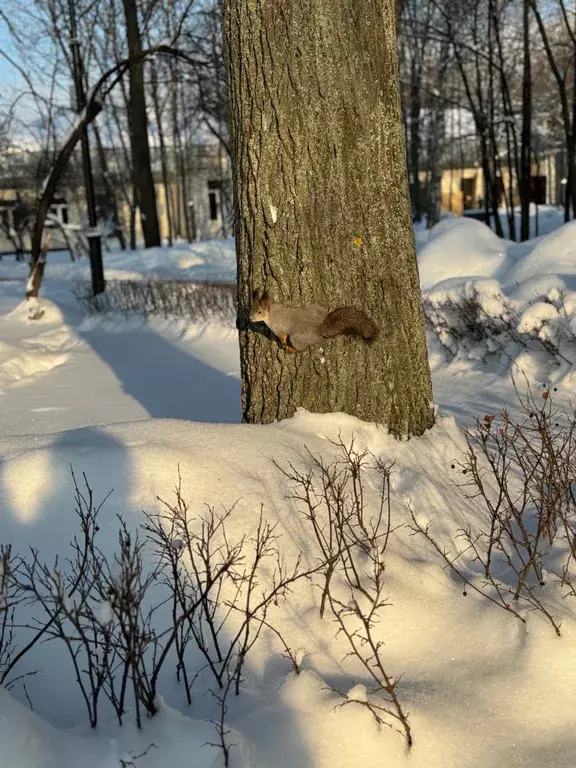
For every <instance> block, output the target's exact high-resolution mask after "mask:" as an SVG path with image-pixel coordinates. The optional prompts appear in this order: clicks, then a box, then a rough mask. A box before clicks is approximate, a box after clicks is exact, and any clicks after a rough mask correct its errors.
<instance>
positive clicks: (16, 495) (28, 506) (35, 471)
mask: <svg viewBox="0 0 576 768" xmlns="http://www.w3.org/2000/svg"><path fill="white" fill-rule="evenodd" d="M54 480H55V478H54V472H53V466H52V461H51V459H50V454H49V453H48V452H47V451H26V452H25V453H23V454H21V455H20V456H16V457H15V458H13V459H11V460H10V461H6V462H5V463H4V465H3V466H2V492H3V493H5V494H6V500H7V508H8V509H9V510H10V511H11V513H12V515H13V516H14V517H15V518H16V519H17V520H18V521H19V522H21V523H27V524H30V523H34V522H35V521H36V520H38V518H39V517H40V512H41V509H42V506H43V504H44V502H45V501H46V499H47V498H48V497H49V496H50V493H51V492H52V491H53V490H54V487H55V484H54Z"/></svg>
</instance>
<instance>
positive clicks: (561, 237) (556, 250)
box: [506, 221, 576, 285]
mask: <svg viewBox="0 0 576 768" xmlns="http://www.w3.org/2000/svg"><path fill="white" fill-rule="evenodd" d="M543 275H569V276H574V277H576V221H571V222H569V223H568V224H564V226H563V227H560V229H557V230H555V231H554V232H551V233H550V234H549V235H546V236H545V237H542V238H541V239H540V240H538V241H537V242H536V244H535V246H534V248H533V250H532V251H531V252H530V253H529V254H528V255H527V256H526V257H525V258H524V259H522V260H521V261H519V262H518V263H517V264H516V265H515V266H514V267H513V268H512V269H511V270H510V272H509V273H508V274H507V276H506V283H507V284H508V285H511V284H514V283H515V284H519V283H523V282H524V281H526V280H529V279H531V278H541V277H542V276H543Z"/></svg>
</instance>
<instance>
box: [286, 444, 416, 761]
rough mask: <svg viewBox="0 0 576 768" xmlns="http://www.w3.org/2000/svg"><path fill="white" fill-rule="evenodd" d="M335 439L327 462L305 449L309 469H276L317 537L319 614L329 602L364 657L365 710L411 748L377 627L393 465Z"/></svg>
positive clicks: (352, 644) (355, 652)
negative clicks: (374, 494)
mask: <svg viewBox="0 0 576 768" xmlns="http://www.w3.org/2000/svg"><path fill="white" fill-rule="evenodd" d="M334 445H335V446H336V447H337V448H338V450H339V456H338V458H337V459H336V460H335V461H334V462H332V463H327V462H326V461H325V460H324V459H323V457H321V456H315V455H313V454H311V453H310V452H308V457H309V459H310V461H311V468H310V469H309V470H308V471H307V472H303V471H301V470H299V469H297V468H296V467H294V466H293V465H289V469H283V468H282V467H279V469H280V471H281V472H282V473H283V474H284V475H285V477H286V478H287V479H288V480H289V481H291V483H292V485H293V492H292V496H291V498H293V499H295V500H296V501H297V502H299V505H300V508H301V511H302V515H303V517H304V519H305V520H306V521H307V522H308V523H309V525H310V528H311V531H312V533H313V540H314V541H315V543H316V548H317V557H318V562H319V566H318V573H319V575H320V576H321V581H320V583H319V587H320V590H321V598H320V608H319V610H320V615H321V616H323V615H324V613H325V610H326V607H329V608H330V611H331V613H332V615H333V617H334V619H335V620H336V622H337V625H338V632H339V634H342V635H343V636H344V637H345V638H346V640H347V642H348V645H349V648H350V652H349V655H350V656H354V657H355V658H356V659H357V660H358V661H359V662H360V663H361V665H362V667H363V669H364V671H365V672H366V674H367V676H368V678H369V679H370V680H371V681H372V682H373V685H372V687H371V688H370V689H369V690H368V694H369V696H371V697H372V698H371V699H370V700H369V702H368V703H369V706H368V708H369V709H370V711H371V712H372V714H373V716H374V717H375V719H376V720H377V722H378V723H379V724H381V723H386V724H387V725H389V726H390V727H393V724H396V726H397V727H398V729H399V731H400V732H401V733H402V734H403V736H404V738H405V740H406V743H407V745H408V747H411V746H412V732H411V728H410V723H409V718H408V714H407V713H406V712H405V711H404V708H403V706H402V704H401V702H400V699H399V698H398V694H397V690H396V688H397V683H398V678H395V677H393V676H392V675H390V674H389V672H388V671H387V669H386V666H385V663H384V658H383V649H384V643H383V642H382V640H380V639H378V637H377V633H376V628H377V626H378V624H379V622H380V619H381V615H382V611H383V609H384V608H385V607H386V605H387V601H386V596H385V585H386V580H385V573H386V548H387V546H388V542H389V539H390V534H391V532H392V530H393V529H392V520H391V508H390V472H391V469H392V465H391V464H390V463H387V462H383V461H381V460H378V459H376V458H375V457H374V456H372V455H371V454H370V453H369V452H368V451H358V450H357V449H356V448H355V443H354V439H352V440H351V442H350V444H348V445H347V444H346V443H345V442H344V441H343V440H342V438H339V440H338V441H337V442H335V443H334ZM277 466H278V465H277ZM374 473H375V474H376V476H377V477H378V480H379V500H378V503H377V505H375V506H372V505H371V504H370V503H369V501H368V489H369V488H370V484H369V481H368V475H369V474H370V475H372V476H373V475H374ZM342 584H343V586H342ZM345 703H347V702H344V703H343V704H345ZM340 706H342V705H340ZM384 716H385V717H386V719H384Z"/></svg>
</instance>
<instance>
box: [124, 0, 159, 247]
mask: <svg viewBox="0 0 576 768" xmlns="http://www.w3.org/2000/svg"><path fill="white" fill-rule="evenodd" d="M122 4H123V6H124V15H125V17H126V39H127V41H128V54H129V56H130V57H133V56H138V55H139V54H140V53H141V52H142V42H141V39H140V29H139V25H138V8H137V4H136V0H122ZM129 73H130V95H129V99H128V125H129V129H130V147H131V150H132V163H133V167H134V183H135V185H136V187H137V199H138V205H139V207H140V217H141V220H142V234H143V235H144V245H145V247H146V248H152V247H154V246H156V245H160V244H161V240H160V227H159V224H158V212H157V210H156V191H155V189H154V178H153V176H152V168H151V165H150V146H149V144H148V118H147V115H146V98H145V95H144V64H143V61H137V62H135V63H134V64H132V65H131V67H130V70H129Z"/></svg>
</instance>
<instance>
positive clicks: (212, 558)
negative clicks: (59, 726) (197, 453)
mask: <svg viewBox="0 0 576 768" xmlns="http://www.w3.org/2000/svg"><path fill="white" fill-rule="evenodd" d="M72 477H73V480H74V488H75V502H76V515H77V522H78V529H79V532H78V534H77V535H75V536H74V538H73V540H72V542H71V553H70V554H69V556H68V557H66V558H65V559H62V558H58V557H57V558H56V559H55V560H54V561H53V562H51V563H45V562H44V561H43V560H42V557H41V553H40V552H39V551H38V550H37V549H34V548H31V549H30V551H29V553H28V554H27V555H26V556H25V557H18V556H15V555H14V554H13V552H12V549H11V548H10V547H9V546H7V547H3V548H2V549H1V550H0V676H1V677H0V683H2V684H4V685H9V684H11V681H12V682H14V677H13V675H14V670H15V668H16V667H17V665H19V664H20V663H21V662H23V659H24V657H25V656H26V654H27V653H28V652H29V651H30V650H31V649H32V648H33V647H34V646H35V645H37V644H38V643H40V642H58V643H60V644H62V645H63V646H64V647H65V649H66V650H67V653H68V658H69V659H70V662H71V665H72V669H73V673H74V678H75V680H76V683H77V685H78V686H79V689H80V692H81V695H82V698H83V700H84V703H85V706H86V711H87V714H88V720H89V722H90V725H91V726H92V727H96V726H97V725H98V723H99V722H100V715H101V712H102V706H103V703H104V702H107V704H108V706H109V705H111V706H112V708H113V710H114V712H115V713H116V717H117V720H118V723H119V724H120V725H122V724H123V722H124V720H125V717H126V712H127V710H128V708H129V707H130V708H132V709H133V711H134V713H135V719H136V723H137V725H138V727H141V726H142V723H143V720H144V717H145V716H152V715H154V714H155V713H156V712H157V710H158V699H157V691H158V683H159V679H160V676H161V675H164V676H165V675H166V674H167V668H168V667H172V668H174V667H173V666H172V665H173V664H175V667H176V678H177V680H178V681H179V682H181V683H182V684H183V687H184V690H185V693H186V697H187V701H188V703H191V701H192V698H191V688H192V685H193V683H194V681H196V680H197V679H198V677H199V675H200V674H201V673H202V672H203V670H205V669H209V670H210V671H211V672H212V674H213V677H214V680H215V683H216V690H215V691H210V692H211V693H212V695H213V696H214V697H215V698H216V699H217V701H218V705H219V711H220V715H219V718H218V720H215V721H214V723H215V726H216V731H217V735H218V742H217V746H218V747H219V748H221V749H222V751H223V756H224V761H225V764H226V765H228V764H229V759H230V747H231V746H232V745H230V744H228V743H227V740H226V736H227V734H228V729H227V728H226V726H225V722H224V720H225V716H226V712H227V709H228V706H227V697H228V694H229V693H230V692H231V691H234V692H235V693H236V694H238V693H239V692H240V686H241V683H242V670H243V668H244V664H245V663H246V660H247V658H248V656H249V653H250V651H251V649H252V648H253V647H254V645H255V643H256V642H257V640H258V638H259V636H260V634H261V631H262V628H263V627H264V626H273V624H271V623H270V621H271V617H270V612H271V609H272V608H273V607H276V606H278V605H279V604H280V603H281V602H282V600H283V599H285V598H286V596H287V595H288V593H289V591H290V589H291V587H292V585H293V584H294V583H295V582H296V581H298V580H299V579H301V578H305V577H310V575H311V573H313V572H305V571H303V570H302V569H301V567H300V560H298V561H297V562H296V563H295V564H294V566H293V567H291V568H288V567H287V565H286V564H285V562H284V559H283V558H282V555H281V552H280V550H281V542H280V535H279V533H278V532H277V530H276V528H275V526H271V525H269V524H268V523H267V522H266V521H265V520H264V517H263V512H262V509H260V514H259V518H258V524H257V527H256V530H255V531H254V534H253V535H246V536H243V537H242V538H240V540H238V541H236V542H234V543H231V536H230V532H229V531H227V523H228V521H229V519H230V516H231V515H232V514H233V512H234V507H231V508H222V510H221V511H216V510H215V509H214V508H212V507H209V506H207V507H206V509H205V512H204V513H202V514H195V515H194V514H192V513H191V512H190V510H189V508H188V506H187V504H186V502H185V500H184V499H183V496H182V493H181V486H180V482H179V484H178V486H177V488H176V491H175V501H174V503H167V504H164V511H163V512H159V513H155V514H145V522H144V523H143V525H142V526H140V528H139V530H136V531H131V530H129V529H128V527H127V525H126V523H125V522H124V521H123V520H122V519H121V518H118V532H117V542H116V546H115V548H114V550H113V552H112V553H109V552H108V551H107V550H106V551H105V550H104V545H105V544H109V542H101V541H100V539H101V537H102V534H101V533H100V525H99V516H100V513H101V509H102V506H103V504H104V503H105V502H106V499H104V501H103V502H102V503H100V504H96V502H95V500H94V495H93V492H92V489H91V488H90V485H89V483H88V480H87V479H86V477H85V476H83V482H82V484H79V483H78V482H77V481H76V478H75V477H74V473H73V472H72ZM22 607H24V608H25V610H26V612H27V613H28V617H27V618H26V619H25V620H23V619H18V620H16V619H15V611H16V610H17V609H18V608H22ZM19 635H20V636H21V637H26V638H27V639H28V642H27V644H26V645H24V646H22V647H21V648H18V645H17V641H18V637H19ZM188 651H190V653H188ZM199 654H200V656H201V657H202V658H203V659H204V663H203V664H200V666H198V664H197V662H198V656H199ZM191 659H193V661H191ZM191 664H193V666H192V668H190V665H191ZM16 679H19V678H16Z"/></svg>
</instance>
